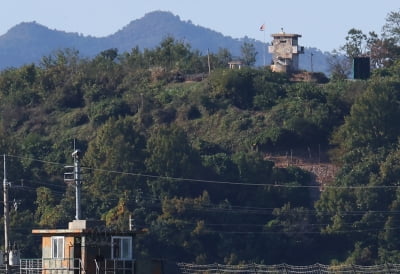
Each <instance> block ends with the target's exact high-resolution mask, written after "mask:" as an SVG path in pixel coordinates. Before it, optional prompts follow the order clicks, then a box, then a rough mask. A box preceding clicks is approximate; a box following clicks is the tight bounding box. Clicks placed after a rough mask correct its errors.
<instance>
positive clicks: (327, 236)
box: [0, 21, 400, 265]
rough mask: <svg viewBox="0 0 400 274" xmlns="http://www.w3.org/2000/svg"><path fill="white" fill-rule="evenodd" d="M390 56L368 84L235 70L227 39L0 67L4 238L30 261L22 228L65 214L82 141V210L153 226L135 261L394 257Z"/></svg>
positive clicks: (113, 222)
mask: <svg viewBox="0 0 400 274" xmlns="http://www.w3.org/2000/svg"><path fill="white" fill-rule="evenodd" d="M388 22H389V21H388ZM355 34H356V33H355ZM392 34H393V35H394V34H395V32H394V33H392ZM385 39H386V38H385ZM392 46H393V47H394V48H395V49H398V45H397V44H393V45H392ZM246 48H247V50H248V51H249V56H248V57H249V60H248V61H249V62H250V61H251V58H250V57H251V55H252V54H253V53H254V52H252V47H251V45H245V46H244V49H246ZM392 57H393V58H392V59H393V61H391V62H387V63H386V62H385V63H382V66H380V67H379V68H376V69H375V70H374V71H373V75H372V78H371V79H369V80H367V81H345V80H340V78H334V77H333V78H334V79H333V80H332V81H331V82H329V83H326V84H318V83H312V82H307V83H306V82H293V81H291V80H290V76H289V75H286V74H280V73H273V72H271V71H270V70H269V69H267V68H252V67H246V68H243V69H241V70H229V69H227V64H226V62H227V60H229V59H230V58H231V55H230V53H229V52H228V51H227V50H226V49H220V50H219V52H218V53H217V54H210V56H207V55H204V54H202V53H200V52H197V51H194V50H192V49H191V48H190V46H189V45H187V44H185V43H183V42H180V41H176V40H174V39H173V38H172V37H167V38H166V39H165V40H164V41H162V42H161V44H160V45H159V46H158V47H156V48H154V49H144V50H140V49H139V48H133V49H132V50H131V52H127V53H119V52H118V51H117V50H115V49H109V50H106V51H103V52H101V53H100V54H99V55H98V56H96V57H94V58H92V59H83V58H80V57H79V53H78V52H76V51H73V50H64V51H60V52H56V53H54V54H53V55H51V56H46V57H44V58H43V60H42V62H41V64H39V65H34V64H31V65H26V66H23V67H21V68H10V69H7V70H4V71H2V72H0V98H1V100H0V121H1V127H0V137H1V138H0V147H1V148H2V151H3V153H5V154H7V165H8V166H9V169H10V171H9V173H8V175H7V176H8V179H9V180H10V181H13V182H14V183H13V186H15V187H12V188H11V190H10V192H11V193H10V196H11V197H12V199H15V201H16V203H15V207H14V206H13V208H12V210H11V216H12V218H11V219H12V222H11V227H12V228H13V229H12V235H11V239H12V241H14V240H15V241H16V242H17V243H18V245H19V246H20V247H21V248H22V253H23V256H24V257H31V256H37V254H38V253H39V251H38V249H37V248H32V246H39V245H38V244H37V243H35V241H37V239H36V238H33V237H32V236H31V235H30V229H31V228H32V227H58V226H63V227H64V226H65V225H66V223H67V222H68V221H70V220H72V219H73V218H74V204H75V203H74V189H73V187H72V186H71V185H69V184H67V183H65V182H64V181H63V173H64V172H66V171H65V170H64V165H66V164H70V163H71V162H72V158H71V156H70V155H71V151H72V149H73V144H74V143H75V146H76V147H77V148H80V149H81V150H82V151H83V159H82V165H83V178H84V183H83V193H82V198H83V199H82V200H83V201H82V203H83V204H82V209H83V216H84V217H85V218H95V219H103V220H105V221H106V223H107V226H109V227H112V228H114V229H120V230H126V229H127V228H128V224H129V219H130V218H132V219H133V224H134V226H135V228H136V229H138V230H141V229H145V230H146V231H147V233H145V234H143V235H141V236H138V237H137V239H136V243H135V244H136V251H135V254H136V256H138V257H141V256H143V257H145V256H146V257H158V258H164V259H166V260H169V261H185V262H195V263H214V262H219V263H227V264H238V263H247V262H256V263H264V264H275V263H282V262H286V263H291V264H302V265H304V264H312V263H316V262H321V263H342V262H346V263H358V264H374V263H383V262H397V261H398V259H399V252H398V251H397V249H396V248H397V246H398V241H399V237H398V236H397V233H396V232H397V227H398V221H397V215H396V214H398V208H399V205H400V203H399V197H400V195H399V193H398V190H399V182H398V177H399V176H398V173H399V171H400V167H399V164H398V163H399V159H400V154H399V135H400V128H399V126H398V123H397V121H398V120H399V115H400V106H399V101H400V93H399V92H400V75H399V71H400V67H399V64H400V63H399V61H398V58H397V57H395V56H394V55H392ZM396 58H397V59H396ZM208 60H210V66H211V68H212V70H211V73H210V75H208ZM249 64H251V62H250V63H249ZM300 152H301V153H302V154H305V155H306V156H302V158H301V160H303V161H304V162H307V161H308V162H313V164H314V165H317V164H318V163H319V161H320V160H321V159H319V157H320V156H321V154H323V155H325V154H328V153H329V155H331V160H332V161H333V162H334V163H335V164H336V165H337V167H338V168H339V171H338V173H337V175H336V179H335V180H334V181H333V182H330V183H326V182H324V185H323V186H322V187H321V191H320V185H319V184H318V182H316V178H315V176H314V175H313V174H312V173H309V172H308V171H306V170H303V169H301V168H300V167H296V166H295V165H294V163H296V161H299V160H300V158H299V155H300ZM292 156H293V157H292ZM274 157H275V158H280V159H281V160H280V161H277V162H274V161H273V159H274ZM292 158H293V159H292ZM317 159H318V160H317ZM324 163H325V162H324ZM17 186H18V187H17ZM13 205H14V204H13ZM19 224H23V228H22V227H21V226H20V225H19Z"/></svg>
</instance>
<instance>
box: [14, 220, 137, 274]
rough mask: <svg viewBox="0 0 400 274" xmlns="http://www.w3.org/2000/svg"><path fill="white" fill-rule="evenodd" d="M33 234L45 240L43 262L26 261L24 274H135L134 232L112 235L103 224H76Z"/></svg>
mask: <svg viewBox="0 0 400 274" xmlns="http://www.w3.org/2000/svg"><path fill="white" fill-rule="evenodd" d="M32 233H33V234H38V235H41V236H42V258H41V259H27V260H25V259H22V260H21V265H20V273H32V270H34V269H36V270H37V271H38V272H35V273H61V274H75V273H109V272H108V271H113V272H110V273H121V274H133V273H135V272H134V267H135V260H134V257H133V238H134V235H135V233H134V232H125V233H122V232H112V231H110V230H109V229H107V228H106V226H105V223H104V222H103V221H89V220H74V221H72V222H70V223H69V225H68V229H34V230H33V231H32Z"/></svg>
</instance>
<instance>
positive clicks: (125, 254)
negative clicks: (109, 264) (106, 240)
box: [111, 237, 132, 260]
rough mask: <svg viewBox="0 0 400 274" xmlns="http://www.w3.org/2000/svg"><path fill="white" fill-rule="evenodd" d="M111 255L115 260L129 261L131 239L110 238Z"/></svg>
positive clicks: (130, 256) (130, 257)
mask: <svg viewBox="0 0 400 274" xmlns="http://www.w3.org/2000/svg"><path fill="white" fill-rule="evenodd" d="M111 253H112V258H113V259H115V260H131V259H132V237H112V239H111Z"/></svg>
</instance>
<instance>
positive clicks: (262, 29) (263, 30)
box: [260, 23, 266, 67]
mask: <svg viewBox="0 0 400 274" xmlns="http://www.w3.org/2000/svg"><path fill="white" fill-rule="evenodd" d="M260 31H262V32H263V33H264V44H263V59H264V67H265V46H266V44H265V23H264V24H262V25H261V27H260Z"/></svg>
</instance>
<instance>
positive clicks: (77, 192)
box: [72, 149, 82, 220]
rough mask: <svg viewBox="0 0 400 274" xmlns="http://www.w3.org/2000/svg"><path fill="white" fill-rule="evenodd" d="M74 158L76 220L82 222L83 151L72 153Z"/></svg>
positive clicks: (77, 150)
mask: <svg viewBox="0 0 400 274" xmlns="http://www.w3.org/2000/svg"><path fill="white" fill-rule="evenodd" d="M72 157H73V158H74V182H75V209H76V210H75V220H81V218H82V215H81V212H82V210H81V187H82V179H81V165H80V162H79V160H80V157H81V151H80V150H79V149H76V150H75V151H74V152H73V153H72Z"/></svg>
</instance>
